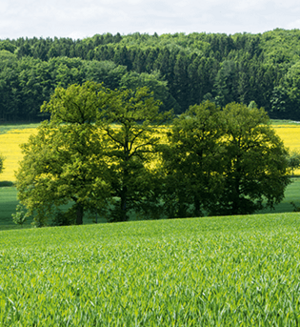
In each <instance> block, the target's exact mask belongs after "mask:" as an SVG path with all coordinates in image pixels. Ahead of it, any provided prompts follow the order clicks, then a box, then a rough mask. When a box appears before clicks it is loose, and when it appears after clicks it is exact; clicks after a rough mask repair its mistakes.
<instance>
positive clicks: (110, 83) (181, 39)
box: [0, 29, 300, 120]
mask: <svg viewBox="0 0 300 327" xmlns="http://www.w3.org/2000/svg"><path fill="white" fill-rule="evenodd" d="M299 38H300V31H299V30H292V31H289V30H282V29H276V30H274V31H270V32H266V33H263V34H247V33H244V34H234V35H226V34H206V33H192V34H188V35H185V34H183V33H176V34H163V35H160V36H158V35H157V34H154V35H148V34H139V33H135V34H130V35H120V34H116V35H112V34H109V33H108V34H104V35H95V36H93V37H91V38H86V39H83V40H72V39H68V38H59V39H58V38H54V39H51V38H47V39H42V38H40V39H38V38H32V39H28V38H26V39H24V38H19V39H17V40H9V39H7V40H2V41H0V94H1V97H0V118H2V119H8V120H12V119H15V120H16V119H41V116H40V113H39V107H40V105H41V104H42V103H43V101H49V99H50V96H51V94H53V92H54V90H55V88H56V87H57V86H63V87H67V86H68V85H71V84H74V83H83V82H85V81H87V80H93V81H95V82H97V83H101V82H104V84H105V86H106V87H108V88H111V89H115V88H122V87H126V88H128V87H129V88H132V89H135V88H136V87H143V86H147V87H149V88H150V90H152V91H154V92H155V94H156V96H157V99H159V100H161V101H162V102H163V103H164V106H165V107H164V110H166V111H167V110H169V109H170V108H174V111H175V112H176V113H178V114H179V113H183V112H185V111H186V110H187V109H188V108H189V107H190V106H191V105H194V104H195V103H201V102H202V101H204V100H209V101H211V102H215V103H216V104H217V105H220V106H223V107H224V106H226V104H228V103H231V102H238V103H245V104H248V103H249V102H250V101H252V100H255V102H256V103H257V105H258V106H259V107H264V108H265V110H266V111H267V112H268V114H269V116H270V117H272V118H284V119H300V94H298V93H299V92H298V90H299V86H300V77H299V76H300V74H299V70H300V57H299V53H300V51H299V50H300V48H299V47H300V46H299V42H298V40H299Z"/></svg>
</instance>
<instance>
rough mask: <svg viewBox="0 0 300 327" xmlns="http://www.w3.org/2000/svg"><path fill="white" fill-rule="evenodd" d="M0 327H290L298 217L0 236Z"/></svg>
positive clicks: (296, 310)
mask: <svg viewBox="0 0 300 327" xmlns="http://www.w3.org/2000/svg"><path fill="white" fill-rule="evenodd" d="M0 272H1V273H0V325H1V326H86V327H88V326H298V325H299V323H300V282H299V281H300V215H299V214H298V213H290V214H274V215H253V216H235V217H222V218H194V219H177V220H160V221H139V222H128V223H116V224H101V225H86V226H80V227H78V226H77V227H76V226H73V227H60V228H44V229H24V230H16V231H2V232H0Z"/></svg>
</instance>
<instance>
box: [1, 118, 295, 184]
mask: <svg viewBox="0 0 300 327" xmlns="http://www.w3.org/2000/svg"><path fill="white" fill-rule="evenodd" d="M273 128H274V129H275V130H276V133H277V134H278V135H279V136H280V137H281V139H282V140H283V141H284V144H285V146H286V147H288V148H289V149H290V150H299V151H300V126H297V125H274V126H273ZM36 133H37V129H36V128H27V129H15V130H11V131H9V132H7V133H5V134H0V144H1V149H0V152H1V154H2V155H3V156H4V157H5V161H4V171H3V173H2V174H1V175H0V181H15V173H14V172H15V171H16V170H17V169H18V163H19V161H21V160H22V152H21V149H20V147H19V145H20V144H22V143H25V142H27V140H28V138H29V136H30V135H31V134H36ZM295 173H296V174H300V169H298V170H297V171H295Z"/></svg>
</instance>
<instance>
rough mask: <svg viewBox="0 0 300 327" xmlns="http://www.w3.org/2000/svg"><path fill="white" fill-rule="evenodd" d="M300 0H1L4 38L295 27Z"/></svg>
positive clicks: (0, 32) (0, 23) (0, 31)
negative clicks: (299, 0)
mask: <svg viewBox="0 0 300 327" xmlns="http://www.w3.org/2000/svg"><path fill="white" fill-rule="evenodd" d="M299 11H300V3H299V2H298V0H297V1H296V0H286V1H283V0H274V1H271V0H231V1H228V0H227V1H225V0H210V1H207V0H200V1H196V0H186V1H182V0H174V1H171V0H153V1H152V0H123V1H122V0H85V1H82V0H81V1H79V0H73V1H72V2H70V1H69V0H52V1H50V0H44V1H41V0H1V3H0V12H1V20H0V38H1V39H3V38H17V37H21V36H24V37H26V36H28V37H32V36H37V37H39V36H43V37H47V36H51V37H53V36H58V37H73V38H82V37H86V36H92V35H94V34H96V33H100V34H102V33H106V32H111V33H113V34H115V33H117V32H120V33H121V34H127V33H133V32H141V33H143V32H148V33H150V34H152V33H154V32H157V33H159V34H161V33H175V32H186V33H189V32H223V33H228V34H229V33H230V34H233V33H236V32H244V31H246V32H252V33H258V32H261V33H262V32H264V31H266V30H272V29H274V28H276V27H281V28H287V29H289V28H296V27H300V24H299V19H298V17H299Z"/></svg>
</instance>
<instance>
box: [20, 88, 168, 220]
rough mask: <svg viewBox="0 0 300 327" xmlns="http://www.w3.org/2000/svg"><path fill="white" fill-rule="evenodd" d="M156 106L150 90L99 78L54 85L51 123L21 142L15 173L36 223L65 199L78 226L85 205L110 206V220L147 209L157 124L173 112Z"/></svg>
mask: <svg viewBox="0 0 300 327" xmlns="http://www.w3.org/2000/svg"><path fill="white" fill-rule="evenodd" d="M159 106H160V102H159V101H158V100H155V99H154V98H153V96H152V95H151V94H150V93H149V92H148V90H147V89H146V88H141V89H137V90H135V91H133V90H130V89H128V90H114V91H113V90H110V89H107V88H104V87H103V85H102V84H97V83H95V82H86V83H84V84H83V85H71V86H69V87H68V88H67V89H64V88H62V87H58V88H56V90H55V92H54V93H53V95H52V96H51V99H50V101H49V102H45V103H44V105H43V106H42V112H49V113H50V114H51V119H50V122H48V121H45V122H44V123H43V124H42V125H41V126H40V127H39V129H38V133H37V135H34V136H31V137H30V139H29V142H28V143H27V144H24V145H23V146H22V149H23V154H24V158H23V160H22V162H21V163H20V168H19V170H18V172H17V175H16V177H17V189H18V191H19V195H18V196H19V200H20V202H21V203H22V204H23V205H25V206H26V207H27V209H28V211H29V214H31V215H33V216H34V217H35V221H36V222H37V223H38V224H39V225H43V224H46V223H47V218H46V217H47V216H50V215H53V214H58V215H59V214H61V213H60V211H59V208H60V207H61V206H62V205H69V206H70V208H69V210H68V212H67V213H65V214H64V215H65V216H67V217H69V218H68V219H69V222H70V223H74V222H76V224H82V222H83V216H84V212H88V211H90V212H93V213H96V212H97V213H102V214H103V212H104V211H105V210H106V209H108V208H112V209H110V210H107V211H108V214H107V215H106V217H107V219H108V220H109V221H125V220H128V211H129V210H131V209H134V210H135V211H143V212H144V213H148V212H149V205H147V203H150V202H149V201H148V198H149V199H150V198H153V197H151V191H152V189H151V187H149V186H150V185H152V184H153V183H154V180H153V178H152V177H153V174H152V171H151V169H150V167H149V161H150V158H151V156H153V155H154V152H155V145H156V144H157V143H158V141H159V137H158V136H157V135H155V130H154V129H153V126H154V124H160V123H163V122H165V121H166V119H167V118H168V117H169V116H170V114H169V113H160V112H159ZM147 164H148V166H147ZM72 217H73V218H72ZM68 219H66V221H68ZM72 219H73V221H72ZM74 219H75V220H74Z"/></svg>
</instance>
